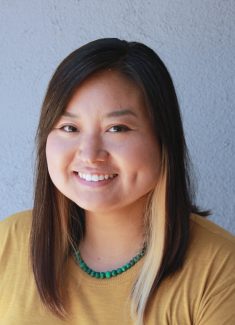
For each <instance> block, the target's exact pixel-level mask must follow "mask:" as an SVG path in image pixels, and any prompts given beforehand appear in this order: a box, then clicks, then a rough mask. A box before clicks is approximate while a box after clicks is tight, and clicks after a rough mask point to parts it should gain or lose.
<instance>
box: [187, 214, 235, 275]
mask: <svg viewBox="0 0 235 325" xmlns="http://www.w3.org/2000/svg"><path fill="white" fill-rule="evenodd" d="M186 261H187V262H189V263H190V264H192V265H193V266H194V267H195V264H197V262H200V263H199V264H200V266H204V267H205V268H204V269H207V268H209V269H210V271H212V269H214V270H216V271H218V270H219V269H220V270H221V271H222V270H224V271H225V270H227V272H228V273H229V272H233V273H235V236H233V235H232V234H231V233H229V232H228V231H226V230H225V229H223V228H221V227H220V226H218V225H216V224H215V223H213V222H212V221H210V220H208V219H205V218H203V217H200V216H198V215H192V216H191V218H190V242H189V249H188V253H187V258H186ZM196 267H197V266H196Z"/></svg>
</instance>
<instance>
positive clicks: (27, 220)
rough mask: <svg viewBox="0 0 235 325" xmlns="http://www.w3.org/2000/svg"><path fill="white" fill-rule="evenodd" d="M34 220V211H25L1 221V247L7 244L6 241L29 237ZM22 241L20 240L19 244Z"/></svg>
mask: <svg viewBox="0 0 235 325" xmlns="http://www.w3.org/2000/svg"><path fill="white" fill-rule="evenodd" d="M31 221H32V211H31V210H28V211H23V212H19V213H16V214H13V215H11V216H9V217H7V218H6V219H3V220H1V221H0V238H1V241H2V245H1V247H3V246H4V243H5V244H6V241H9V240H11V239H16V240H18V239H19V240H20V239H23V238H25V237H29V233H30V229H31ZM19 243H20V241H18V245H19Z"/></svg>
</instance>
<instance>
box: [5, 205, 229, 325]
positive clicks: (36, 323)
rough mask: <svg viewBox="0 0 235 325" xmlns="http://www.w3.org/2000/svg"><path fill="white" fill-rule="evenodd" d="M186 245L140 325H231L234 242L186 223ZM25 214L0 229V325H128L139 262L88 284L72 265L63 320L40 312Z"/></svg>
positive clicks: (201, 224) (196, 222) (212, 228)
mask: <svg viewBox="0 0 235 325" xmlns="http://www.w3.org/2000/svg"><path fill="white" fill-rule="evenodd" d="M190 222H191V241H190V245H189V248H188V252H187V258H186V261H185V263H184V266H183V268H182V269H181V270H180V271H179V272H177V273H176V274H175V275H173V276H170V277H168V278H167V279H166V280H165V281H163V282H162V285H161V286H160V288H159V290H158V291H157V292H156V294H155V297H154V299H153V300H152V303H151V306H150V308H149V312H148V314H147V319H146V324H147V325H191V324H194V325H234V324H235V240H234V237H233V236H232V235H230V234H229V233H227V232H226V231H225V230H223V229H221V228H220V227H218V226H217V225H215V224H213V223H212V222H210V221H208V220H205V219H203V218H201V217H199V216H195V215H194V216H192V217H191V221H190ZM30 225H31V212H30V211H28V212H22V213H18V214H16V215H14V216H12V217H9V218H7V219H5V220H3V221H2V222H0V324H1V325H75V324H76V325H80V324H82V325H83V324H84V325H93V324H95V325H114V324H115V325H129V324H133V322H132V321H131V319H130V316H129V307H130V306H129V302H128V297H129V292H130V290H131V287H132V282H133V280H134V278H135V275H136V272H137V271H138V268H139V267H141V263H142V262H143V260H141V261H140V262H138V263H137V264H136V265H135V266H134V267H132V268H131V269H129V270H128V271H127V272H125V273H123V274H121V275H119V276H118V277H115V278H111V279H105V280H101V279H95V278H91V277H90V276H89V275H87V274H86V273H84V272H83V271H82V270H80V268H79V267H78V266H77V265H76V264H75V262H74V260H73V259H72V258H71V259H70V260H69V266H68V276H69V285H68V291H69V296H70V301H71V304H70V314H69V317H68V319H67V320H66V321H62V320H60V319H58V318H56V317H55V316H54V315H52V314H51V312H50V311H48V310H47V308H45V307H44V306H43V305H42V303H41V301H40V299H39V295H38V292H37V289H36V286H35V283H34V278H33V274H32V271H31V266H30V261H29V254H28V241H29V232H30Z"/></svg>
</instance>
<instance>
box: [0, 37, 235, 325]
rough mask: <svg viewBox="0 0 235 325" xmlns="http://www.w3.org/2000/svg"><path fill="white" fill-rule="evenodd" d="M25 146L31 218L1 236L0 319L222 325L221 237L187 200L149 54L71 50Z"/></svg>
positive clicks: (171, 118)
mask: <svg viewBox="0 0 235 325" xmlns="http://www.w3.org/2000/svg"><path fill="white" fill-rule="evenodd" d="M37 141H38V142H37V146H38V147H37V148H38V151H37V169H36V171H37V173H36V184H35V198H34V206H33V210H32V212H23V213H20V214H17V215H15V216H12V217H11V218H8V219H6V220H4V221H3V222H2V225H1V228H0V231H1V238H2V245H1V251H0V252H1V255H0V256H1V266H0V275H1V285H0V315H1V317H2V324H5V325H8V324H11V325H13V324H45V325H46V324H71V325H73V324H102V325H103V324H198V325H199V324H200V325H202V324H206V325H210V324H211V325H212V324H213V325H215V324H234V323H235V311H234V303H235V281H234V278H235V260H234V256H235V253H234V251H235V250H234V238H233V236H232V235H230V234H228V233H227V232H226V231H224V230H222V229H221V228H220V227H218V226H216V225H214V224H213V223H212V222H210V221H207V220H205V219H203V218H202V216H203V215H206V214H207V213H202V212H200V211H199V210H198V208H197V207H196V206H195V205H194V203H193V195H192V193H193V192H192V186H191V183H190V177H189V172H188V168H189V166H188V156H187V150H186V144H185V139H184V133H183V128H182V122H181V118H180V112H179V107H178V102H177V97H176V94H175V90H174V86H173V83H172V80H171V77H170V75H169V73H168V71H167V69H166V67H165V66H164V64H163V63H162V61H161V60H160V58H159V57H158V56H157V55H156V53H154V51H152V50H151V49H150V48H148V47H147V46H145V45H143V44H140V43H136V42H126V41H121V40H118V39H100V40H97V41H94V42H91V43H88V44H86V45H85V46H83V47H81V48H79V49H78V50H76V51H74V52H73V53H71V54H70V55H69V56H68V57H67V58H66V59H65V60H64V61H63V62H62V63H61V64H60V65H59V67H58V68H57V70H56V72H55V74H54V75H53V77H52V79H51V81H50V83H49V87H48V90H47V94H46V96H45V100H44V103H43V106H42V112H41V117H40V122H39V127H38V133H37ZM200 215H201V216H200ZM29 234H30V236H29Z"/></svg>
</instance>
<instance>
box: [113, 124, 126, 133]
mask: <svg viewBox="0 0 235 325" xmlns="http://www.w3.org/2000/svg"><path fill="white" fill-rule="evenodd" d="M108 131H109V132H111V133H117V132H127V131H130V128H129V127H127V126H126V125H114V126H112V127H111V128H109V129H108Z"/></svg>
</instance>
